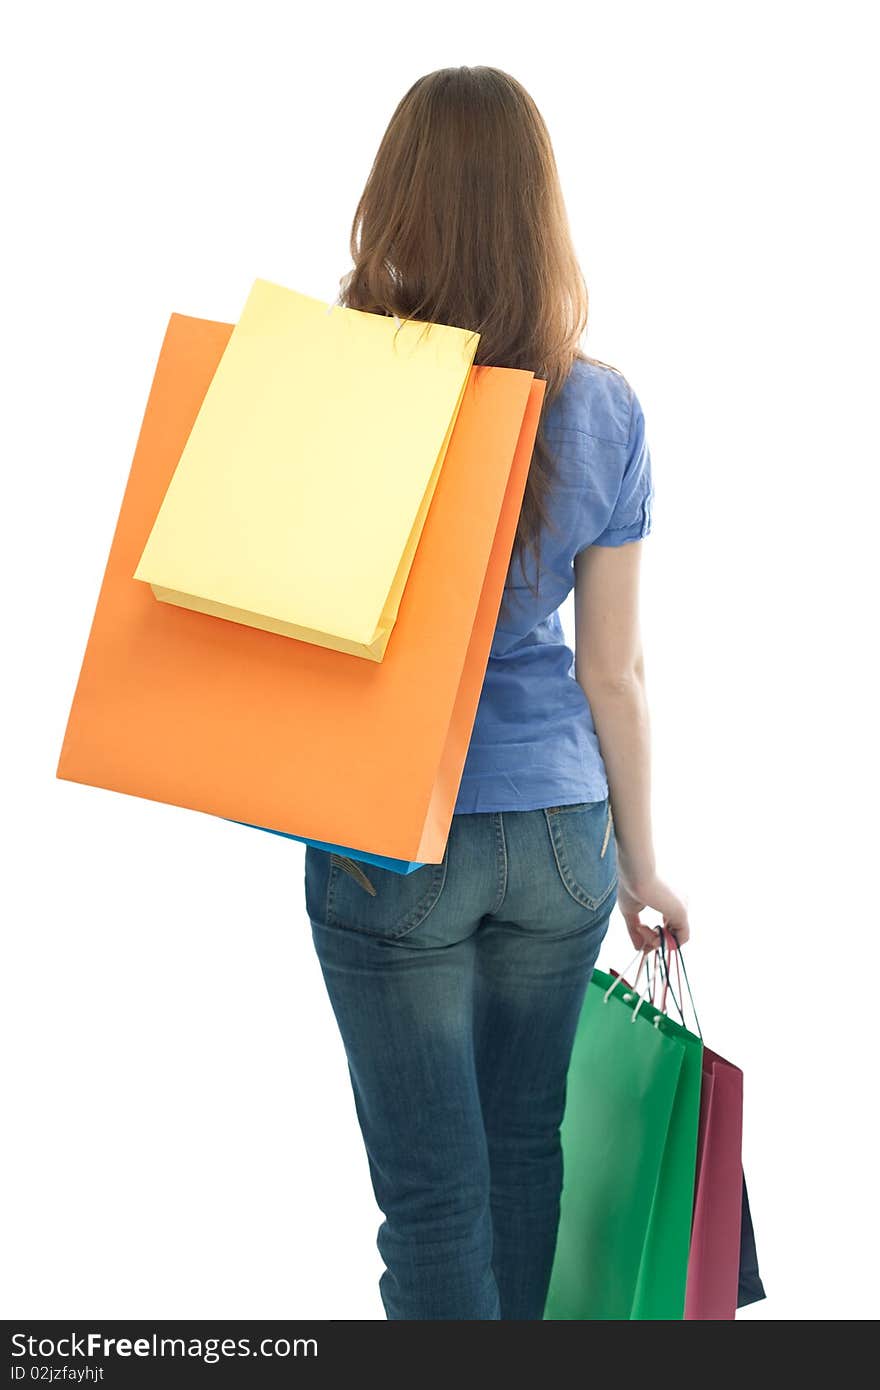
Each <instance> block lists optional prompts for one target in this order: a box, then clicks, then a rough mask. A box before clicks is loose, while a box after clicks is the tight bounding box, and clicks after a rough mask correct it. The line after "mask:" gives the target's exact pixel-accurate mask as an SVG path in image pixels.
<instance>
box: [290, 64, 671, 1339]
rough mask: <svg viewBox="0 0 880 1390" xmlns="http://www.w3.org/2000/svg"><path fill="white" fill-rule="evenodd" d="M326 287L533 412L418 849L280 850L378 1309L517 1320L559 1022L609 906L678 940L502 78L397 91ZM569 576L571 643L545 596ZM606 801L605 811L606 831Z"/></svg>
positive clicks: (532, 1293) (641, 714)
mask: <svg viewBox="0 0 880 1390" xmlns="http://www.w3.org/2000/svg"><path fill="white" fill-rule="evenodd" d="M351 245H352V256H353V260H354V269H353V270H352V271H351V273H350V275H349V276H348V277H346V280H345V282H344V283H345V289H344V292H343V297H342V299H341V302H342V303H344V304H346V305H347V306H348V307H350V308H355V309H360V310H365V311H368V312H370V313H382V314H389V315H390V314H395V315H397V316H399V317H401V318H406V317H409V318H412V319H416V320H421V321H426V322H438V323H446V324H455V325H457V326H459V327H462V328H467V329H476V330H478V331H479V333H480V341H479V347H478V351H477V355H476V359H475V360H476V362H477V363H480V364H490V365H495V366H503V367H519V368H528V369H530V370H532V371H534V373H535V375H536V376H538V377H541V378H543V379H545V380H546V382H547V387H546V395H545V404H544V409H543V414H542V420H541V426H540V429H539V435H538V440H537V442H536V447H535V452H534V455H533V458H532V463H531V467H530V472H529V477H528V483H527V487H526V493H525V497H524V501H523V505H522V512H521V515H520V519H519V525H518V530H517V535H516V541H515V545H514V552H513V556H512V559H511V565H510V569H509V572H508V578H507V585H506V588H505V593H504V599H503V602H502V606H501V612H500V614H499V618H498V625H497V628H496V632H495V636H494V641H493V646H492V650H491V655H490V658H489V663H488V669H487V671H486V676H485V681H484V685H483V689H482V694H481V697H480V703H479V707H478V711H477V715H476V720H475V724H474V728H473V734H472V738H471V743H470V747H469V751H468V755H467V760H466V763H465V767H464V773H463V776H462V780H461V784H460V789H459V792H458V799H457V802H456V806H455V814H454V815H453V818H452V826H451V829H450V832H449V836H448V841H447V845H446V851H445V853H444V856H443V861H442V863H441V864H426V865H424V866H423V867H422V868H420V869H417V870H415V871H414V872H412V873H410V874H408V875H402V874H397V873H395V872H393V871H392V870H389V869H382V868H377V867H374V866H372V865H356V864H355V863H354V861H352V860H347V859H345V858H344V857H343V856H340V855H335V854H332V853H331V852H330V851H326V850H320V849H317V848H315V847H313V846H308V847H307V849H306V865H305V890H306V906H307V909H308V914H309V918H310V921H311V924H312V934H313V938H314V943H315V948H316V950H317V954H318V958H319V960H320V965H321V969H322V972H323V976H324V980H325V982H326V986H327V990H328V993H329V997H330V1001H331V1004H332V1007H333V1010H334V1013H335V1016H336V1019H337V1022H338V1025H339V1029H340V1032H341V1035H342V1041H343V1044H344V1047H345V1051H346V1056H347V1058H348V1064H349V1072H350V1076H351V1084H352V1088H353V1093H354V1101H355V1107H356V1111H357V1116H358V1120H359V1122H360V1126H361V1131H362V1134H363V1139H364V1144H365V1146H366V1152H367V1159H368V1163H369V1170H370V1175H371V1179H372V1184H373V1190H374V1192H375V1195H376V1200H377V1202H378V1204H379V1207H380V1208H381V1210H382V1212H383V1213H384V1217H385V1219H384V1221H383V1222H382V1224H381V1226H380V1227H379V1233H378V1240H377V1244H378V1248H379V1251H380V1254H381V1255H382V1258H383V1260H384V1262H385V1265H386V1268H385V1270H384V1272H383V1274H382V1276H381V1279H380V1281H379V1287H380V1292H381V1297H382V1301H383V1304H384V1308H385V1312H386V1316H387V1317H388V1318H411V1319H416V1318H421V1319H434V1318H447V1319H454V1318H455V1319H483V1318H499V1319H501V1318H503V1319H526V1318H529V1319H539V1318H541V1317H542V1315H543V1309H544V1302H545V1298H546V1294H547V1289H548V1286H549V1280H550V1271H551V1267H552V1263H553V1255H554V1249H555V1242H556V1234H557V1226H558V1219H559V1199H560V1192H561V1186H562V1154H561V1149H560V1141H559V1126H560V1121H561V1119H562V1115H563V1109H564V1101H565V1079H566V1071H567V1068H568V1063H569V1059H570V1056H571V1050H572V1046H573V1041H574V1034H575V1028H576V1026H577V1021H578V1015H579V1012H580V1009H581V1005H582V1002H583V999H584V995H585V992H586V988H587V984H588V982H589V979H590V975H591V972H592V970H593V966H594V964H595V962H596V958H597V956H598V953H599V948H600V946H601V944H602V940H603V937H604V936H605V933H606V931H607V928H608V921H609V918H610V915H611V912H612V909H613V907H614V903H615V901H616V902H617V903H618V905H619V906H620V909H621V912H622V914H623V918H624V921H625V922H626V925H627V928H628V930H629V934H630V936H631V937H632V940H633V942H634V943H635V945H636V946H637V947H639V948H642V947H645V948H648V949H653V947H654V945H655V943H656V939H657V933H656V931H655V930H654V929H652V928H650V927H648V926H646V925H645V924H643V923H642V922H641V921H640V919H639V913H640V911H641V910H642V909H643V908H645V907H650V908H653V909H655V910H656V911H657V912H659V913H661V914H662V916H663V923H664V925H665V926H666V927H667V928H668V929H669V930H670V931H671V932H672V933H673V934H674V936H675V937H676V939H677V940H678V942H679V943H681V942H684V941H685V940H687V937H688V922H687V912H686V908H685V906H684V904H683V903H682V902H681V901H680V899H679V898H678V897H677V896H676V895H675V894H674V893H673V892H672V891H671V890H670V888H669V887H668V886H667V884H666V883H664V882H663V880H662V879H660V878H659V877H658V875H657V872H656V870H655V866H654V852H653V848H652V840H651V819H650V796H649V791H650V783H649V721H648V712H647V705H646V699H645V689H644V672H643V664H642V651H641V644H640V636H639V627H638V586H639V564H640V554H641V545H640V543H639V542H640V541H641V540H642V539H643V538H644V537H645V536H646V535H648V533H649V531H650V529H651V504H652V500H653V484H652V478H651V459H650V453H649V450H648V446H647V443H646V439H645V424H644V418H643V415H642V410H641V407H640V405H639V401H638V399H637V397H636V396H635V394H634V393H633V391H632V388H631V387H630V386H629V384H628V382H627V380H626V378H625V377H624V376H623V375H622V374H621V373H620V372H618V371H617V370H615V369H614V368H612V367H610V366H608V365H606V364H604V363H600V362H597V361H595V360H593V359H591V358H589V357H587V356H586V355H585V354H584V353H583V352H581V351H580V350H579V348H578V340H579V339H580V337H581V335H582V333H583V331H584V330H585V328H586V320H587V307H588V298H587V291H586V286H585V284H584V280H583V276H582V274H581V272H580V269H579V267H578V264H577V261H576V258H575V255H574V251H573V248H572V244H571V239H570V234H569V228H568V223H567V218H566V213H565V208H564V203H563V199H562V194H561V191H560V188H559V183H558V177H557V172H556V166H555V160H554V157H553V153H552V148H551V144H550V140H549V137H548V134H547V130H546V127H545V125H544V122H543V120H542V118H541V116H540V114H539V112H538V111H537V109H536V107H535V105H534V103H533V101H532V100H531V98H530V97H529V96H528V94H527V93H526V92H525V91H524V90H523V88H522V87H521V86H520V85H519V83H517V82H516V81H515V80H514V79H513V78H512V77H510V76H509V75H508V74H507V73H504V72H502V71H499V70H498V69H496V68H489V67H475V68H468V67H459V68H445V69H442V70H440V71H437V72H433V73H430V74H428V75H427V76H425V77H423V78H420V79H419V80H418V81H417V82H416V83H414V85H413V86H412V87H411V88H410V90H409V91H408V92H407V93H406V95H405V96H404V97H403V99H402V101H401V102H400V104H399V105H398V107H397V110H396V111H395V113H394V115H393V117H392V119H391V122H390V125H389V126H388V129H387V131H386V133H385V135H384V137H383V139H382V143H381V145H380V148H379V151H378V154H377V156H376V159H375V162H374V165H373V168H372V170H371V172H370V176H369V179H368V181H367V185H366V188H365V189H364V192H363V195H362V197H361V199H360V203H359V205H358V208H357V211H356V214H355V219H354V225H353V229H352V241H351ZM572 588H574V593H575V610H576V633H575V639H576V640H575V648H576V655H574V654H573V653H572V651H571V650H570V648H569V647H567V646H566V644H565V641H564V637H563V632H562V627H561V624H560V620H559V615H558V612H557V610H558V608H559V605H560V604H561V603H562V601H563V600H564V599H565V598H566V597H567V595H568V594H569V593H570V592H571V590H572ZM612 804H613V808H614V815H613V819H612Z"/></svg>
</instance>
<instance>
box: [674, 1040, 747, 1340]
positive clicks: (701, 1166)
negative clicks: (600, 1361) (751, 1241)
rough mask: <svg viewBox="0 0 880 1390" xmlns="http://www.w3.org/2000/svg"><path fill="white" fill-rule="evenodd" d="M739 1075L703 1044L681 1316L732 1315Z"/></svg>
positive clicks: (737, 1233) (739, 1210)
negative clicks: (695, 1172)
mask: <svg viewBox="0 0 880 1390" xmlns="http://www.w3.org/2000/svg"><path fill="white" fill-rule="evenodd" d="M742 1130H743V1074H742V1072H741V1071H740V1069H739V1067H735V1066H733V1064H732V1063H731V1062H728V1061H726V1059H725V1058H724V1057H719V1055H718V1053H717V1052H712V1050H711V1049H710V1048H708V1047H706V1046H705V1045H704V1047H703V1088H702V1091H701V1093H700V1128H699V1133H698V1138H697V1174H696V1182H695V1185H694V1216H693V1224H692V1226H691V1249H690V1258H689V1260H688V1278H687V1295H686V1298H685V1312H684V1315H685V1319H690V1320H694V1319H702V1320H707V1319H710V1320H713V1321H725V1320H729V1319H732V1318H735V1316H736V1308H737V1300H738V1296H739V1272H740V1247H741V1241H742V1219H743V1169H742Z"/></svg>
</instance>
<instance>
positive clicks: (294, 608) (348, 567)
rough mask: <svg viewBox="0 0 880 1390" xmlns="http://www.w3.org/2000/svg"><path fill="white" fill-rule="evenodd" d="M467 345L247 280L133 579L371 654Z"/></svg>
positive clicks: (473, 337) (437, 460) (431, 486)
mask: <svg viewBox="0 0 880 1390" xmlns="http://www.w3.org/2000/svg"><path fill="white" fill-rule="evenodd" d="M479 338H480V335H479V333H475V332H474V333H471V332H467V331H466V330H465V329H462V328H455V327H450V326H448V325H445V324H437V323H424V322H422V321H419V320H405V321H403V322H402V323H401V322H400V321H399V320H396V319H393V318H389V317H386V316H385V315H380V314H371V313H367V312H364V311H362V310H358V309H349V308H346V307H344V306H342V305H330V306H329V312H328V306H327V305H326V304H324V303H322V302H321V300H318V299H312V298H310V297H309V296H308V295H304V294H298V293H297V292H296V291H294V290H290V289H286V288H285V287H284V286H282V285H276V284H273V283H271V282H270V281H268V280H262V279H258V280H256V281H255V282H254V284H253V287H252V289H251V292H250V294H249V296H248V299H247V302H246V304H245V306H244V309H243V311H242V314H241V318H240V319H239V321H238V323H237V324H235V326H234V327H233V329H232V333H231V334H230V336H229V340H228V342H227V344H226V346H225V348H224V351H223V355H222V357H221V358H220V361H219V362H218V363H217V367H216V370H215V372H214V374H213V377H212V379H211V381H210V384H209V385H208V388H207V390H206V392H205V395H204V399H203V401H202V403H201V406H200V408H199V410H198V413H197V415H196V418H195V420H194V422H193V424H192V428H191V430H190V432H189V435H188V437H187V439H186V441H185V443H184V446H183V449H182V452H181V455H180V459H179V461H178V462H177V466H176V468H175V469H174V472H173V474H172V476H171V479H170V481H169V482H168V486H167V489H166V491H165V495H164V497H163V498H162V504H161V506H160V507H159V510H158V514H157V516H156V518H155V521H154V522H153V525H152V528H151V530H150V533H149V535H148V537H147V540H146V544H145V545H144V547H143V550H142V552H141V554H140V558H139V560H138V562H137V566H136V568H135V569H134V577H135V578H136V579H138V580H140V581H143V582H145V583H149V585H150V587H151V588H152V590H153V593H154V594H155V596H156V597H157V598H159V599H162V600H164V601H166V602H169V603H175V604H180V605H182V606H183V607H187V608H192V609H197V610H198V611H199V612H202V613H207V614H211V615H212V616H214V617H220V618H226V619H231V620H232V621H234V622H239V623H246V624H250V625H251V626H254V627H259V628H264V629H266V630H267V631H269V632H275V633H280V634H283V635H285V636H288V637H295V638H298V639H300V640H301V641H307V642H316V643H318V644H319V645H321V646H325V647H331V648H334V649H335V650H337V651H341V652H347V653H349V654H351V655H355V656H360V657H366V658H367V659H369V660H372V661H381V660H382V659H383V656H384V654H385V650H386V647H387V644H388V641H389V638H390V636H391V632H392V629H393V627H394V624H395V621H396V618H397V614H398V611H399V607H400V601H401V597H402V594H403V590H404V588H405V585H406V581H407V578H408V576H409V573H410V569H411V566H412V561H413V557H414V555H415V551H416V549H417V546H418V542H419V538H420V536H421V534H422V530H423V527H424V523H425V518H426V516H427V513H428V508H429V507H430V504H431V500H432V498H433V495H434V491H435V489H436V485H437V481H438V479H439V476H440V471H441V468H442V464H443V461H444V458H445V456H446V453H447V449H448V445H449V441H450V439H451V437H452V432H453V428H454V425H455V421H456V418H457V415H458V411H459V408H460V406H461V401H462V398H463V395H464V390H465V386H466V384H467V381H468V374H469V371H470V368H471V365H472V363H473V359H474V354H475V352H476V348H477V345H478V343H479Z"/></svg>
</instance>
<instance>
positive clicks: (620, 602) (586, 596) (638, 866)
mask: <svg viewBox="0 0 880 1390" xmlns="http://www.w3.org/2000/svg"><path fill="white" fill-rule="evenodd" d="M641 557H642V543H641V541H638V540H634V541H628V542H626V543H625V544H623V545H614V546H611V545H590V546H587V547H586V549H585V550H582V551H580V553H579V554H578V555H577V556H575V562H574V572H575V585H574V597H575V675H576V677H577V679H578V681H579V683H580V685H581V686H582V687H583V690H584V692H585V694H586V696H587V699H588V700H589V702H590V709H591V710H592V713H593V723H594V724H595V727H596V734H597V736H598V739H599V746H600V749H601V752H602V758H603V761H604V763H605V769H606V772H607V774H608V787H609V793H610V799H611V809H612V813H613V816H614V833H615V838H616V840H617V854H618V869H619V877H620V883H619V888H618V906H619V907H620V910H621V913H622V914H623V917H624V920H625V922H626V925H627V928H628V930H629V934H630V936H631V938H632V940H633V942H634V944H635V945H636V946H649V947H655V946H656V945H657V944H658V942H657V935H656V932H655V931H654V930H653V929H652V928H650V927H647V926H645V925H644V924H643V923H642V922H641V921H640V920H639V913H640V911H642V909H644V908H645V907H652V908H654V909H655V911H658V912H660V913H662V915H663V925H664V926H665V927H667V928H668V929H669V930H670V931H671V932H673V934H674V935H675V937H676V939H677V940H678V941H679V942H681V943H683V942H685V941H687V939H688V937H689V935H690V930H689V926H688V919H687V908H686V906H685V904H684V903H683V902H682V901H681V899H680V898H679V897H678V896H677V895H676V894H675V893H674V892H673V891H672V889H671V888H669V886H668V885H667V884H665V883H664V882H663V881H662V880H661V879H660V878H659V877H658V875H657V870H656V864H655V860H654V842H653V832H652V827H651V733H650V717H649V713H648V700H647V692H646V688H645V667H644V659H643V653H642V640H641V631H640V628H639V581H640V565H641Z"/></svg>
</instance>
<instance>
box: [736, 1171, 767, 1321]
mask: <svg viewBox="0 0 880 1390" xmlns="http://www.w3.org/2000/svg"><path fill="white" fill-rule="evenodd" d="M766 1297H767V1295H766V1293H765V1292H764V1284H763V1281H762V1279H761V1275H760V1272H759V1270H758V1252H757V1250H756V1248H755V1231H754V1227H753V1225H752V1212H751V1208H750V1206H749V1194H748V1191H747V1189H746V1178H745V1173H744V1174H743V1184H742V1229H741V1232H740V1247H739V1288H738V1292H737V1300H736V1306H737V1308H747V1307H748V1306H749V1304H750V1303H760V1301H761V1299H762V1298H766Z"/></svg>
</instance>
